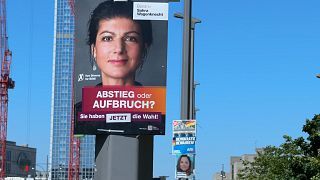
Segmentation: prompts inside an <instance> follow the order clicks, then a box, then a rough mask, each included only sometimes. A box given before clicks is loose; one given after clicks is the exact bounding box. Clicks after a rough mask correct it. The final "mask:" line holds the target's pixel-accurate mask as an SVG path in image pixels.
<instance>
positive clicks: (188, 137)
mask: <svg viewBox="0 0 320 180" xmlns="http://www.w3.org/2000/svg"><path fill="white" fill-rule="evenodd" d="M172 127H173V131H172V132H173V138H172V153H173V154H194V153H195V152H196V148H195V143H196V120H174V121H173V123H172Z"/></svg>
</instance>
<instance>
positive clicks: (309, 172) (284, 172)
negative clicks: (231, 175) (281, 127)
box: [238, 115, 320, 180]
mask: <svg viewBox="0 0 320 180" xmlns="http://www.w3.org/2000/svg"><path fill="white" fill-rule="evenodd" d="M302 131H303V132H305V133H307V138H306V139H305V138H303V137H298V138H296V139H293V138H292V137H290V136H287V135H284V136H283V138H284V140H285V142H284V143H283V144H281V145H280V146H279V147H276V146H267V147H265V148H263V151H261V152H257V153H258V156H257V157H256V158H255V160H254V161H253V162H248V161H243V164H244V166H245V168H244V169H242V170H240V173H239V175H238V177H239V179H246V180H253V179H259V180H260V179H261V180H269V179H270V180H271V179H277V180H304V179H305V180H309V179H310V180H320V115H315V116H314V117H313V119H312V120H308V119H307V120H306V124H305V125H304V126H303V128H302Z"/></svg>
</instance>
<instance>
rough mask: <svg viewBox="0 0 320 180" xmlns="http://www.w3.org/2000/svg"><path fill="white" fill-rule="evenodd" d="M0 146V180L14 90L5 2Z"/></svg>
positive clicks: (0, 16) (0, 1) (0, 32)
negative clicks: (11, 97)
mask: <svg viewBox="0 0 320 180" xmlns="http://www.w3.org/2000/svg"><path fill="white" fill-rule="evenodd" d="M0 26H1V27H0V57H1V77H0V146H1V155H0V162H1V167H0V168H1V169H0V180H4V178H5V176H6V141H7V118H8V89H13V88H14V81H12V79H11V78H10V64H11V57H12V54H11V51H10V50H9V49H8V37H7V30H6V0H0Z"/></svg>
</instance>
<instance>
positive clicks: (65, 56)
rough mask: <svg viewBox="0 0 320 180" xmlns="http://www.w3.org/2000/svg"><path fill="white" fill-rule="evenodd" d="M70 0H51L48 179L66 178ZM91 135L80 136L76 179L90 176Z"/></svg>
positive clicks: (71, 25)
mask: <svg viewBox="0 0 320 180" xmlns="http://www.w3.org/2000/svg"><path fill="white" fill-rule="evenodd" d="M70 2H72V1H70V0H55V9H54V41H53V42H54V45H53V72H52V103H51V106H52V107H51V108H52V109H51V132H50V160H49V161H50V162H49V171H50V179H52V180H56V179H59V180H66V179H68V164H69V146H70V125H71V113H72V84H73V82H72V78H73V77H72V76H73V75H72V72H73V70H72V69H73V50H74V48H73V47H74V44H73V43H74V16H73V14H72V11H71V8H70V7H71V6H70V4H69V3H70ZM94 146H95V139H94V136H86V137H84V138H81V147H80V157H81V158H80V173H79V175H80V176H79V179H93V173H94V155H95V154H94Z"/></svg>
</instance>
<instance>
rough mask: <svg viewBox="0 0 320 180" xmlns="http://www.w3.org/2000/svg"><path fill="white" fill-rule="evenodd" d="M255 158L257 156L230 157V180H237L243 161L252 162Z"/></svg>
mask: <svg viewBox="0 0 320 180" xmlns="http://www.w3.org/2000/svg"><path fill="white" fill-rule="evenodd" d="M255 157H257V154H244V155H242V156H232V157H231V159H230V167H231V170H230V171H231V172H230V174H231V180H237V179H238V177H237V176H238V173H239V171H240V170H241V169H243V168H244V165H243V163H242V162H243V161H249V162H253V161H254V158H255Z"/></svg>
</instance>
